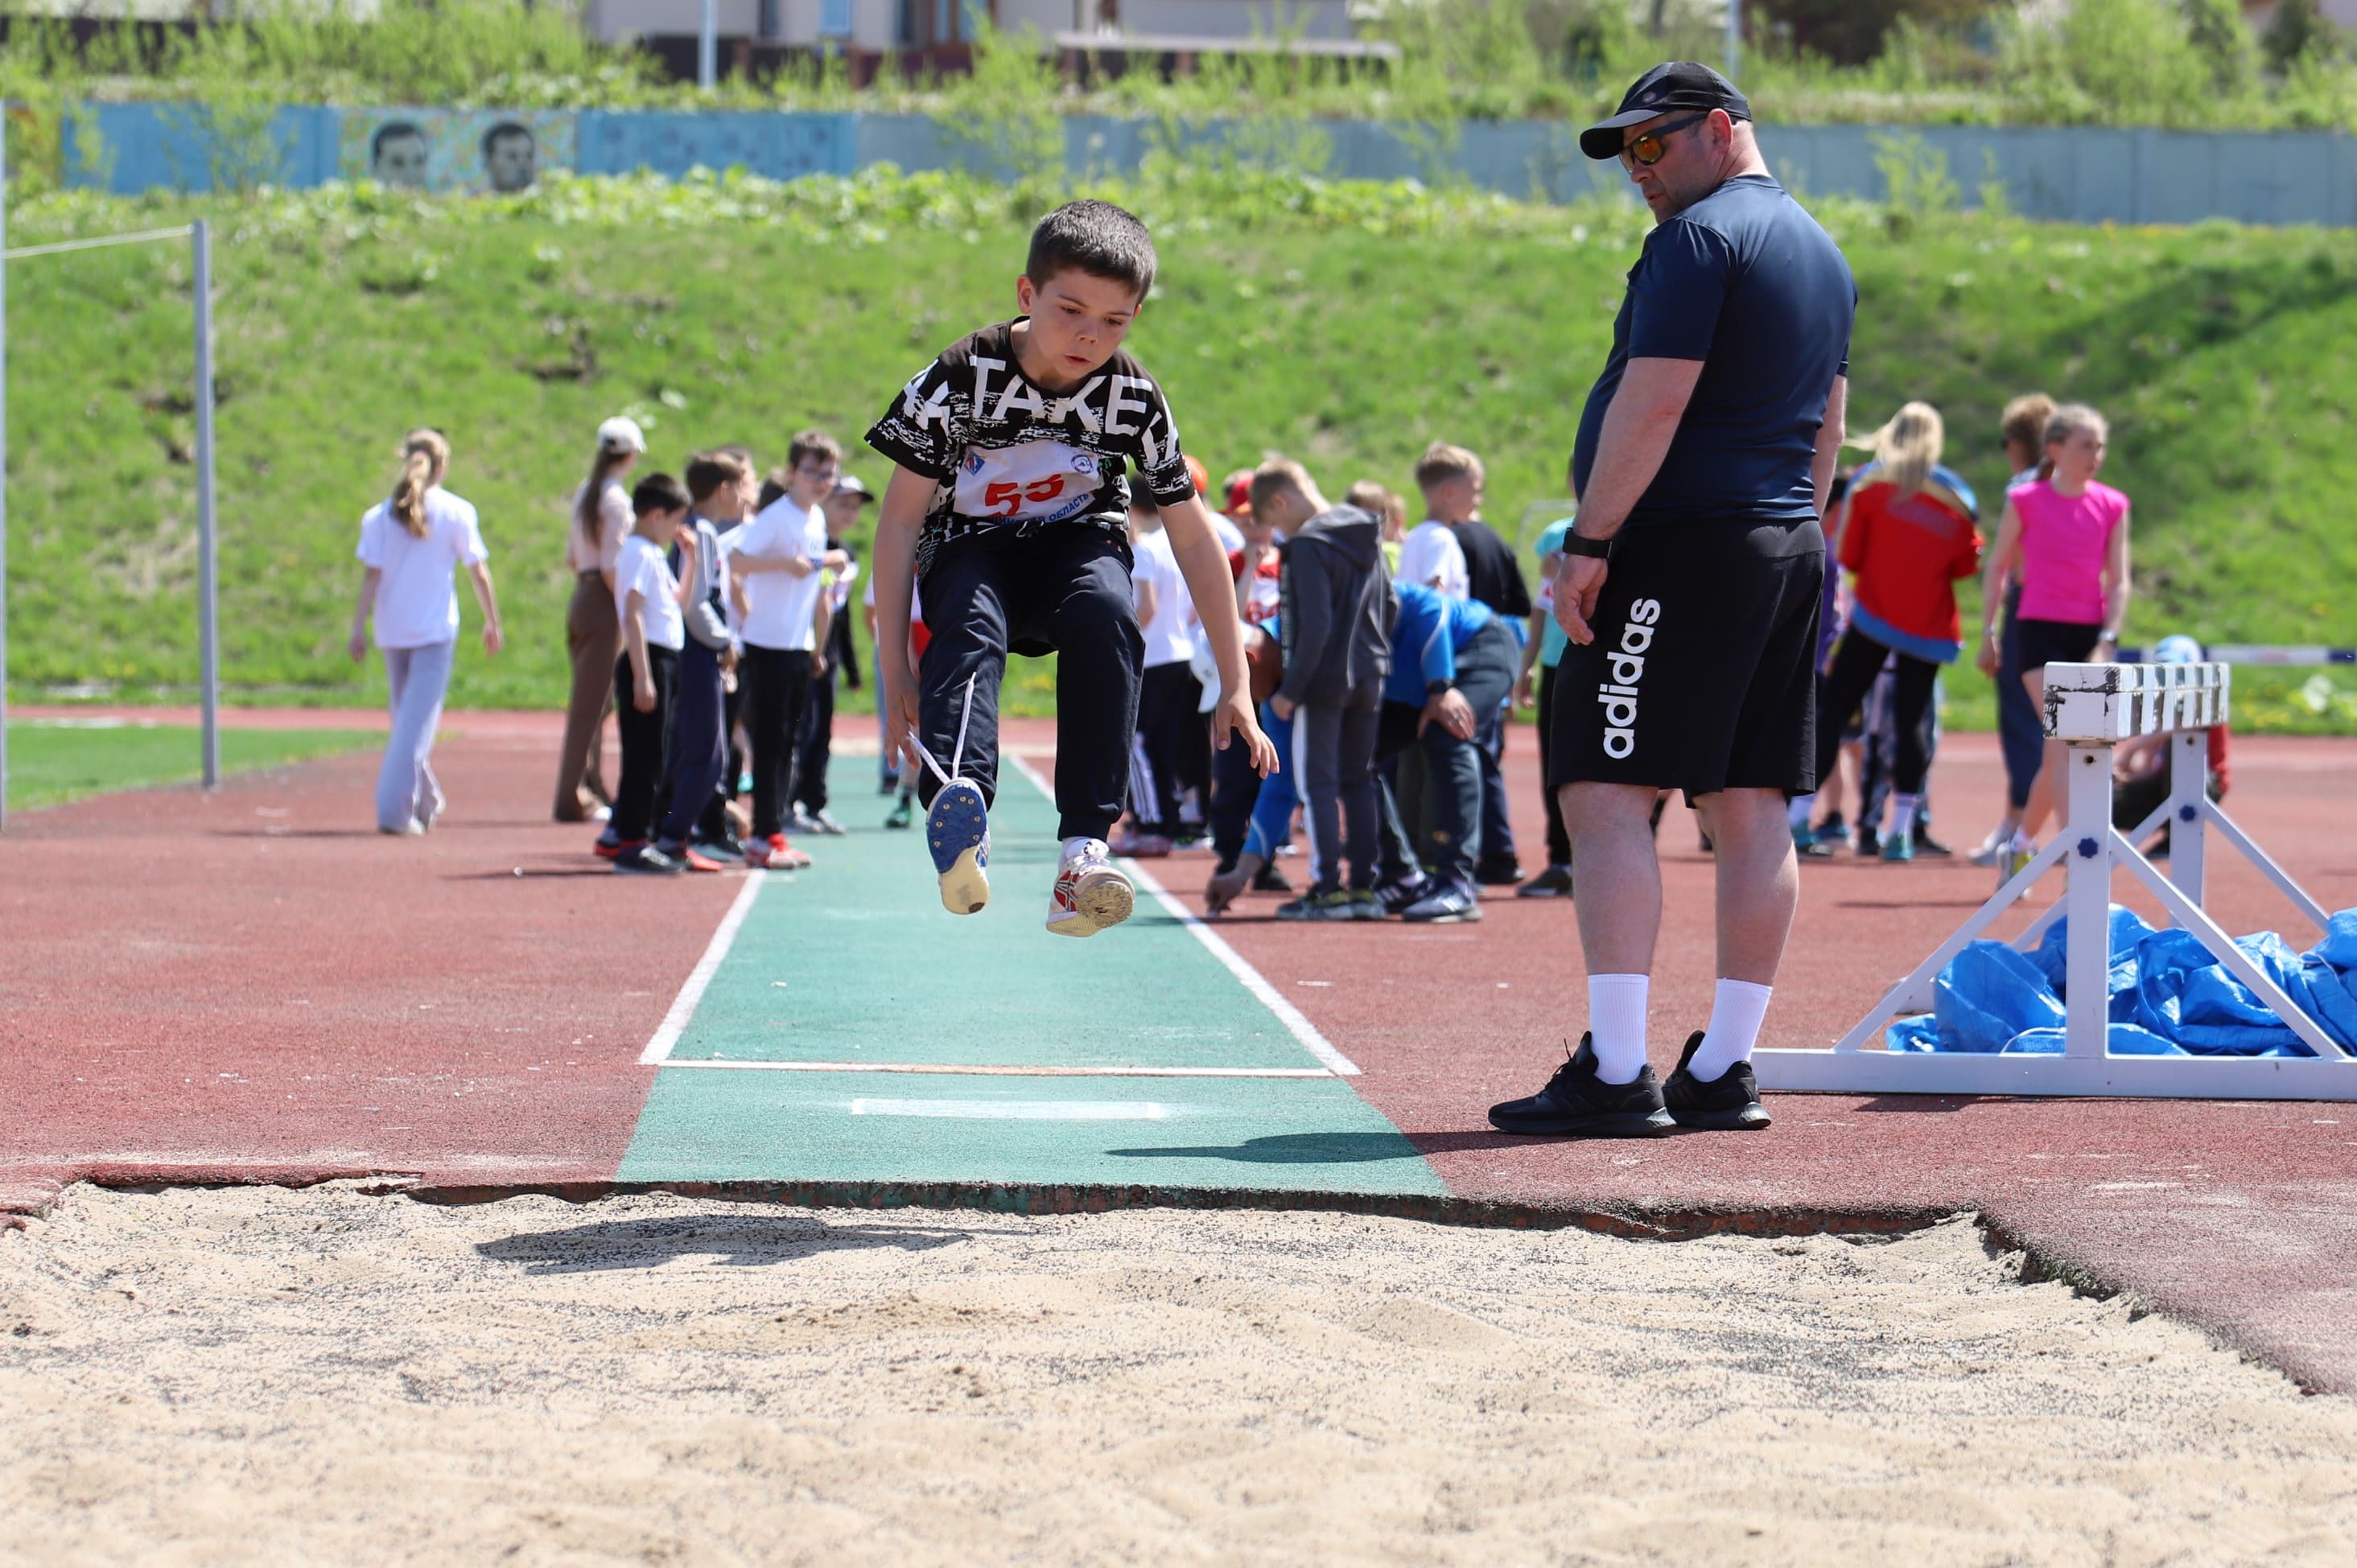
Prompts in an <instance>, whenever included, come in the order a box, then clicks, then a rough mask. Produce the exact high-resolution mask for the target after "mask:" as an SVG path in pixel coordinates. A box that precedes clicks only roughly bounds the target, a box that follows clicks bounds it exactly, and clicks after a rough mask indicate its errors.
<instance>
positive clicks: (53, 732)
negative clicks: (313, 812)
mask: <svg viewBox="0 0 2357 1568" xmlns="http://www.w3.org/2000/svg"><path fill="white" fill-rule="evenodd" d="M383 744H384V737H383V736H378V735H371V734H368V733H367V732H365V731H362V730H341V729H317V730H245V729H225V730H223V731H221V770H222V772H224V773H247V772H251V771H253V770H254V769H255V768H278V767H283V766H285V764H287V763H290V762H303V761H307V760H308V759H310V758H312V757H331V756H334V755H336V754H337V753H339V752H346V751H359V750H361V749H362V748H363V747H367V746H382V745H383ZM203 771H204V756H203V752H202V749H201V746H200V742H199V736H198V732H197V731H196V730H195V729H194V728H192V727H190V726H188V725H157V724H142V723H136V722H130V721H124V720H121V719H114V718H106V719H30V720H25V721H21V722H14V721H12V722H11V723H10V724H9V725H8V809H9V810H11V811H29V810H31V809H32V808H34V807H36V806H54V805H57V804H59V802H61V801H65V800H80V799H81V797H83V796H85V795H105V794H111V793H113V792H114V791H116V790H121V789H154V788H156V786H157V785H162V784H184V783H188V782H189V781H191V780H193V779H196V778H198V777H199V775H200V774H202V773H203Z"/></svg>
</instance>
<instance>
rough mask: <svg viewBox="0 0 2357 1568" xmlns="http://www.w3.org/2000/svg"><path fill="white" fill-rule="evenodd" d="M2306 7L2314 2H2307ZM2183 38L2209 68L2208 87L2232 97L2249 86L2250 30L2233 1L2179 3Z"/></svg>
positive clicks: (2215, 0) (2204, 0) (2184, 0)
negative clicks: (2183, 16)
mask: <svg viewBox="0 0 2357 1568" xmlns="http://www.w3.org/2000/svg"><path fill="white" fill-rule="evenodd" d="M2309 3H2310V4H2313V3H2314V0H2309ZM2183 6H2184V11H2185V37H2186V40H2187V41H2188V42H2189V43H2190V44H2191V45H2192V46H2193V48H2194V51H2195V52H2196V53H2198V54H2199V55H2201V58H2202V59H2203V60H2204V61H2205V62H2206V63H2207V64H2208V65H2209V67H2210V85H2211V86H2212V88H2214V89H2215V90H2216V91H2218V92H2219V93H2220V94H2222V95H2225V96H2232V95H2233V94H2236V93H2239V92H2241V91H2243V90H2244V89H2245V88H2247V87H2248V86H2249V85H2250V83H2251V29H2250V28H2249V27H2247V26H2245V25H2244V21H2243V8H2242V6H2241V5H2238V4H2236V0H2183Z"/></svg>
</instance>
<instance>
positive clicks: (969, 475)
mask: <svg viewBox="0 0 2357 1568" xmlns="http://www.w3.org/2000/svg"><path fill="white" fill-rule="evenodd" d="M1101 482H1102V478H1101V475H1100V472H1099V468H1098V459H1097V456H1096V454H1095V453H1093V452H1088V451H1083V450H1082V449H1081V448H1080V447H1077V446H1066V445H1064V444H1063V443H1062V442H1060V441H1026V442H1024V443H1023V444H1021V445H1020V446H1000V447H995V448H991V449H988V450H985V449H982V448H979V447H976V448H972V449H969V450H968V451H967V453H966V455H965V461H964V462H963V463H961V464H959V465H958V475H957V489H956V496H955V503H956V508H957V512H958V515H959V516H961V517H986V518H995V519H999V520H1002V521H1008V522H1018V521H1048V522H1058V521H1062V520H1063V519H1065V518H1068V517H1078V516H1079V515H1081V514H1082V512H1085V511H1087V510H1089V508H1090V507H1091V506H1092V505H1093V504H1094V503H1095V501H1096V495H1097V488H1098V486H1099V484H1100V483H1101Z"/></svg>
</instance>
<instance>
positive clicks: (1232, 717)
mask: <svg viewBox="0 0 2357 1568" xmlns="http://www.w3.org/2000/svg"><path fill="white" fill-rule="evenodd" d="M1157 510H1159V511H1160V512H1161V513H1162V527H1163V531H1164V532H1167V533H1168V534H1169V536H1170V551H1171V553H1172V554H1174V555H1176V556H1177V557H1178V558H1179V574H1180V575H1182V576H1184V577H1185V578H1186V579H1187V593H1188V595H1189V597H1191V598H1192V599H1193V600H1194V601H1195V609H1196V613H1197V615H1198V616H1200V618H1201V620H1202V623H1203V634H1204V636H1205V637H1206V638H1207V639H1209V640H1210V642H1211V659H1212V660H1213V662H1215V663H1217V664H1218V665H1219V667H1220V705H1219V707H1218V709H1217V710H1216V711H1215V713H1214V714H1213V715H1212V720H1211V736H1212V739H1213V742H1214V744H1216V745H1217V746H1219V747H1220V749H1221V750H1222V751H1224V750H1226V749H1227V745H1228V735H1229V732H1230V731H1231V730H1232V731H1233V732H1234V733H1235V736H1236V738H1238V739H1239V740H1241V741H1243V744H1244V748H1245V750H1246V751H1247V752H1248V753H1249V754H1250V755H1251V757H1252V763H1253V768H1254V770H1256V771H1257V772H1259V773H1260V774H1261V775H1262V777H1264V778H1265V777H1266V776H1267V775H1268V774H1269V773H1270V772H1271V771H1272V770H1273V769H1275V767H1276V747H1275V746H1272V745H1270V744H1269V739H1268V736H1265V735H1263V734H1261V732H1260V721H1259V720H1258V719H1256V718H1254V716H1253V701H1252V682H1251V679H1250V677H1249V676H1247V675H1246V674H1245V673H1244V633H1243V620H1242V618H1239V617H1238V616H1237V614H1236V601H1235V580H1234V579H1233V578H1232V577H1231V576H1229V575H1228V553H1227V552H1226V551H1225V550H1223V549H1222V548H1221V547H1220V535H1219V531H1218V530H1217V529H1215V528H1213V527H1212V526H1211V510H1210V509H1209V508H1207V507H1206V506H1204V504H1203V498H1202V497H1201V496H1199V495H1190V496H1189V497H1188V498H1187V499H1185V500H1183V501H1179V502H1177V503H1175V504H1173V505H1170V506H1161V505H1159V504H1158V503H1157ZM877 597H878V598H881V597H882V593H881V590H878V593H877ZM1207 606H1209V607H1211V611H1210V613H1209V614H1205V613H1204V610H1205V607H1207Z"/></svg>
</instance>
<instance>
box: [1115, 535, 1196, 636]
mask: <svg viewBox="0 0 2357 1568" xmlns="http://www.w3.org/2000/svg"><path fill="white" fill-rule="evenodd" d="M1130 553H1131V555H1132V556H1133V557H1134V558H1135V560H1136V563H1137V564H1136V565H1135V567H1134V568H1132V569H1131V572H1130V582H1131V583H1132V584H1133V585H1141V586H1142V585H1146V584H1148V583H1151V584H1152V585H1154V618H1153V619H1152V620H1148V621H1142V622H1140V623H1139V625H1138V628H1137V629H1138V630H1139V631H1140V632H1142V633H1143V634H1144V635H1145V638H1146V668H1147V669H1148V670H1152V669H1156V668H1157V667H1158V666H1161V665H1164V664H1184V663H1185V662H1187V660H1188V658H1189V655H1190V654H1191V652H1192V651H1193V649H1194V644H1195V637H1194V629H1193V626H1192V622H1193V620H1194V618H1195V617H1194V611H1195V599H1194V596H1193V595H1191V594H1189V592H1188V591H1187V579H1186V576H1185V575H1183V574H1182V573H1181V572H1180V571H1179V557H1178V555H1177V554H1176V553H1174V552H1173V551H1172V550H1171V548H1170V535H1169V534H1168V532H1164V531H1163V530H1161V529H1158V528H1157V529H1156V530H1155V531H1154V532H1152V533H1141V534H1139V535H1138V536H1137V539H1136V540H1135V542H1133V543H1132V544H1131V546H1130Z"/></svg>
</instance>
